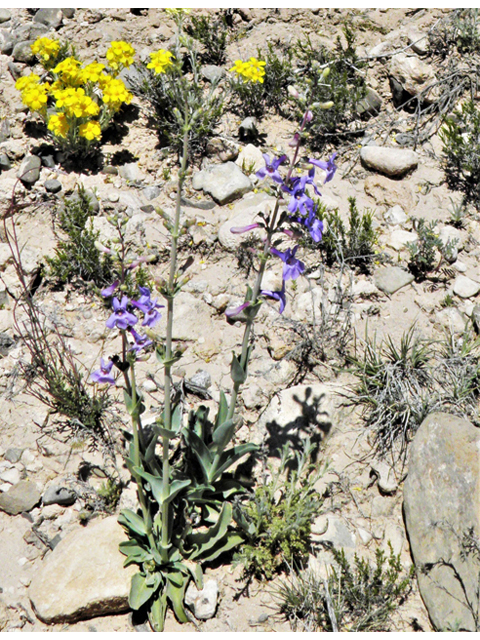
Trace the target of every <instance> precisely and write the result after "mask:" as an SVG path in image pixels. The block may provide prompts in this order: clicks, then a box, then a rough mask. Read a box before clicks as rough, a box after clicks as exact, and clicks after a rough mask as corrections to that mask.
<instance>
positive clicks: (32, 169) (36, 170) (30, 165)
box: [17, 156, 42, 185]
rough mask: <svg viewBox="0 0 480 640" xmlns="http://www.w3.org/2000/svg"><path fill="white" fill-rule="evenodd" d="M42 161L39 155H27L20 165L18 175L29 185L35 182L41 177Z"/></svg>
mask: <svg viewBox="0 0 480 640" xmlns="http://www.w3.org/2000/svg"><path fill="white" fill-rule="evenodd" d="M41 166H42V161H41V160H40V158H39V157H38V156H27V157H26V158H25V160H24V161H23V162H22V164H21V165H20V168H19V170H18V172H17V177H18V178H20V180H21V181H22V182H23V183H24V184H27V185H31V184H35V182H37V180H38V179H39V178H40V168H41Z"/></svg>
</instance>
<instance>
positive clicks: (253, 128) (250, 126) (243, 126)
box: [238, 116, 258, 140]
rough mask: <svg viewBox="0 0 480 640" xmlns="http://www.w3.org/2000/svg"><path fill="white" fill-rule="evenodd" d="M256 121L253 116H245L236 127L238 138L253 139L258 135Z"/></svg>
mask: <svg viewBox="0 0 480 640" xmlns="http://www.w3.org/2000/svg"><path fill="white" fill-rule="evenodd" d="M257 125H258V121H257V119H256V118H254V117H253V116H249V117H248V118H245V120H243V121H242V122H241V123H240V126H239V127H238V133H239V136H240V140H254V139H255V138H256V137H257V136H258V126H257Z"/></svg>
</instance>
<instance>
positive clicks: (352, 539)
mask: <svg viewBox="0 0 480 640" xmlns="http://www.w3.org/2000/svg"><path fill="white" fill-rule="evenodd" d="M312 533H314V534H316V535H318V536H319V538H320V541H321V543H324V542H329V543H330V544H332V545H333V546H334V547H335V549H355V547H356V545H357V541H356V536H355V534H354V533H352V532H351V531H350V529H349V528H348V527H347V525H346V524H345V522H344V520H343V519H342V518H341V517H340V516H337V515H334V514H330V513H328V514H322V515H321V516H319V517H318V518H316V520H315V521H314V522H313V525H312Z"/></svg>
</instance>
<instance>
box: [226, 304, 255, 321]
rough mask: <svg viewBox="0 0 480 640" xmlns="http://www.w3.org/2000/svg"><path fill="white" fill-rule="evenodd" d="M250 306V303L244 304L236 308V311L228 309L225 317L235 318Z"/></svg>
mask: <svg viewBox="0 0 480 640" xmlns="http://www.w3.org/2000/svg"><path fill="white" fill-rule="evenodd" d="M249 306H250V302H248V301H247V302H244V303H243V304H241V305H240V306H239V307H235V308H234V309H227V310H226V311H225V315H226V316H227V318H233V317H234V316H238V314H239V313H242V311H243V310H244V309H246V308H247V307H249Z"/></svg>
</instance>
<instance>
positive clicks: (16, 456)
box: [3, 447, 24, 464]
mask: <svg viewBox="0 0 480 640" xmlns="http://www.w3.org/2000/svg"><path fill="white" fill-rule="evenodd" d="M23 452H24V449H17V448H16V447H11V448H10V449H7V450H6V451H5V455H4V456H3V457H4V458H5V460H8V461H9V462H11V463H12V464H15V463H16V462H18V461H19V460H20V458H21V457H22V453H23Z"/></svg>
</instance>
